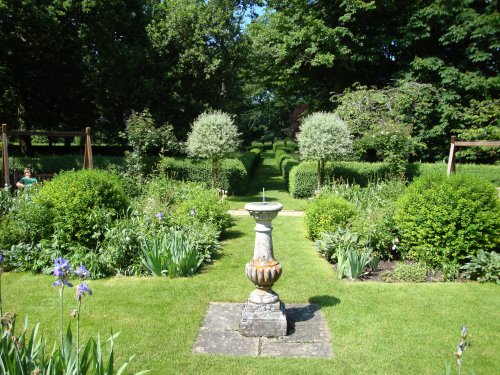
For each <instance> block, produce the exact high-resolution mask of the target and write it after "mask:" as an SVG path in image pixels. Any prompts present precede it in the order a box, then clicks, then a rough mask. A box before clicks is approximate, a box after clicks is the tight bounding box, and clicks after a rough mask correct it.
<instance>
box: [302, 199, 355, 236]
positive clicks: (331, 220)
mask: <svg viewBox="0 0 500 375" xmlns="http://www.w3.org/2000/svg"><path fill="white" fill-rule="evenodd" d="M356 214H357V210H356V208H355V206H354V205H352V204H351V203H349V202H348V201H346V200H345V199H343V198H340V197H336V196H334V195H322V196H319V197H318V198H315V199H314V200H313V201H312V202H311V204H310V205H309V206H308V207H307V210H306V213H305V225H306V231H307V237H308V238H310V239H312V240H316V239H318V238H319V237H320V234H321V232H328V231H334V230H336V229H337V227H339V226H341V227H346V226H347V224H348V222H349V220H350V219H351V218H352V217H353V216H355V215H356Z"/></svg>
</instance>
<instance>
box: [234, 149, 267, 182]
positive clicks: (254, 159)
mask: <svg viewBox="0 0 500 375" xmlns="http://www.w3.org/2000/svg"><path fill="white" fill-rule="evenodd" d="M261 152H262V151H261V150H260V148H252V149H250V151H247V152H245V153H243V154H242V155H240V156H239V157H238V159H239V160H240V161H241V162H242V163H243V166H244V167H245V170H246V171H247V176H250V175H251V174H252V173H253V171H254V170H255V168H256V167H257V164H258V163H259V160H260V154H261Z"/></svg>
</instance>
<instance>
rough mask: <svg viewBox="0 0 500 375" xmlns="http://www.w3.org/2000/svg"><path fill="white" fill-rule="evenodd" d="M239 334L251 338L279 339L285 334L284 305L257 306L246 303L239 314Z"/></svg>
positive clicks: (276, 303)
mask: <svg viewBox="0 0 500 375" xmlns="http://www.w3.org/2000/svg"><path fill="white" fill-rule="evenodd" d="M239 331H240V333H241V334H242V335H243V336H251V337H262V336H265V337H279V336H286V334H287V319H286V311H285V305H284V304H283V303H282V302H281V301H278V302H275V303H266V304H257V303H253V302H250V301H248V302H247V303H246V305H245V307H244V309H243V312H242V313H241V320H240V329H239Z"/></svg>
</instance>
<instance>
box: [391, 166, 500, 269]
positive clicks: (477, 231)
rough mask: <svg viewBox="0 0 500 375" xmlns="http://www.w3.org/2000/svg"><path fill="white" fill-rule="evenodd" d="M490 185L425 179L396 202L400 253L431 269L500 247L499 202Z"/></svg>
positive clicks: (457, 178)
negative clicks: (421, 262) (481, 251)
mask: <svg viewBox="0 0 500 375" xmlns="http://www.w3.org/2000/svg"><path fill="white" fill-rule="evenodd" d="M496 195H497V193H496V191H495V188H494V187H493V185H491V184H490V183H489V182H487V181H485V180H483V179H480V178H477V177H471V176H467V175H460V174H456V175H452V176H450V177H447V176H443V175H425V176H422V177H420V178H419V179H417V180H415V182H413V183H412V184H411V185H410V186H409V187H408V189H407V190H406V192H405V193H404V194H403V195H402V196H401V198H400V199H399V201H398V207H397V212H396V226H397V229H398V232H399V235H400V237H401V245H402V252H403V254H405V255H406V256H408V257H411V258H414V259H416V260H420V261H423V262H425V263H426V264H427V265H429V266H431V267H437V266H439V265H440V264H443V263H449V262H452V263H463V261H464V260H465V259H466V257H468V256H471V255H475V254H477V252H478V251H480V250H484V251H488V250H493V249H498V248H499V245H500V238H499V237H498V233H500V202H499V200H498V198H497V196H496Z"/></svg>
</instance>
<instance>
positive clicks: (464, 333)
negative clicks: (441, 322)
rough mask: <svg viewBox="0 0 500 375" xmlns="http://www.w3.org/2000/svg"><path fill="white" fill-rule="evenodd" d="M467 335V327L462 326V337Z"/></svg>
mask: <svg viewBox="0 0 500 375" xmlns="http://www.w3.org/2000/svg"><path fill="white" fill-rule="evenodd" d="M466 334H467V327H466V326H462V336H465V335H466Z"/></svg>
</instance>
